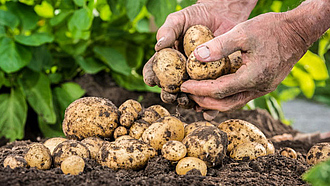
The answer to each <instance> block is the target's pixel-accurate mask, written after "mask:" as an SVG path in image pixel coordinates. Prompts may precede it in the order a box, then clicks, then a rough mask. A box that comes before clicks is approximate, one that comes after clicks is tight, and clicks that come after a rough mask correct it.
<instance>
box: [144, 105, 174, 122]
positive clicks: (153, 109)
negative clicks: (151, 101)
mask: <svg viewBox="0 0 330 186" xmlns="http://www.w3.org/2000/svg"><path fill="white" fill-rule="evenodd" d="M169 115H170V113H169V112H168V110H167V109H166V108H164V107H163V106H161V105H152V106H150V107H148V108H147V109H146V110H145V111H144V112H143V114H142V117H141V119H142V120H144V121H146V122H148V123H149V124H151V123H153V122H155V121H156V120H157V119H159V118H162V117H164V116H169Z"/></svg>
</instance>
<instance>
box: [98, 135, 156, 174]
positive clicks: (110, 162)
mask: <svg viewBox="0 0 330 186" xmlns="http://www.w3.org/2000/svg"><path fill="white" fill-rule="evenodd" d="M156 155H157V151H156V150H155V149H154V148H152V147H151V146H150V145H149V144H146V143H144V142H143V141H140V140H136V139H122V140H119V141H114V142H106V143H104V144H103V146H102V147H101V149H100V151H99V154H98V158H97V161H98V163H100V164H101V165H102V166H107V167H109V168H111V169H115V170H116V169H133V170H139V169H141V168H143V167H144V166H145V165H146V164H147V162H148V160H149V159H150V158H152V157H154V156H156Z"/></svg>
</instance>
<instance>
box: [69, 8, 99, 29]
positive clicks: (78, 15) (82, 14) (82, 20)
mask: <svg viewBox="0 0 330 186" xmlns="http://www.w3.org/2000/svg"><path fill="white" fill-rule="evenodd" d="M92 21H93V16H92V14H91V13H90V12H89V10H88V9H87V8H81V9H79V10H76V11H75V12H74V13H73V15H72V17H71V18H70V20H69V22H68V27H69V30H74V28H76V29H77V30H88V29H89V28H90V27H91V25H92Z"/></svg>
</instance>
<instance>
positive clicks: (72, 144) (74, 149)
mask: <svg viewBox="0 0 330 186" xmlns="http://www.w3.org/2000/svg"><path fill="white" fill-rule="evenodd" d="M72 155H77V156H80V157H82V158H90V152H89V150H88V148H87V147H86V146H85V145H84V144H83V143H81V142H80V141H75V140H67V141H64V142H62V143H60V144H58V145H57V147H56V148H55V149H54V155H53V158H54V166H55V167H59V166H60V165H61V163H62V162H63V160H65V159H66V158H67V157H69V156H72Z"/></svg>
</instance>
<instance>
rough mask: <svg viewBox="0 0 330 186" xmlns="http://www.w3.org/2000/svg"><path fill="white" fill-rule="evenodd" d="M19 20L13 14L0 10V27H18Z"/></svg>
mask: <svg viewBox="0 0 330 186" xmlns="http://www.w3.org/2000/svg"><path fill="white" fill-rule="evenodd" d="M18 24H19V19H18V18H17V17H16V15H15V14H13V13H11V12H8V11H4V10H1V9H0V25H4V26H8V27H10V28H11V29H14V28H16V27H17V26H18Z"/></svg>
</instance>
